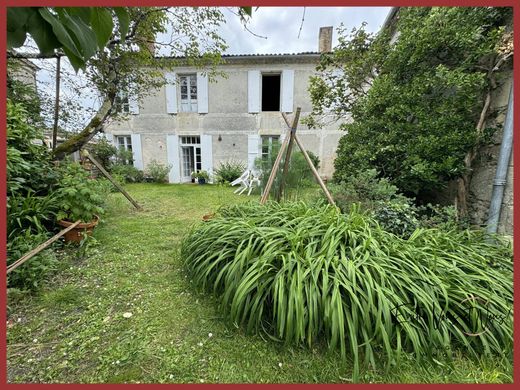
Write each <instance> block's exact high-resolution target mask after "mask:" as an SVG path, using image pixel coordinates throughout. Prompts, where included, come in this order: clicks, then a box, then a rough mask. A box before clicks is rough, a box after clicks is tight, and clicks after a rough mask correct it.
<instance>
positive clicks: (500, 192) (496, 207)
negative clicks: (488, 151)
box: [486, 86, 513, 233]
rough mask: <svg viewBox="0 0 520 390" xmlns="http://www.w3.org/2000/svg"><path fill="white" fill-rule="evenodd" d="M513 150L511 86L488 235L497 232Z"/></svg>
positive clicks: (489, 216)
mask: <svg viewBox="0 0 520 390" xmlns="http://www.w3.org/2000/svg"><path fill="white" fill-rule="evenodd" d="M512 148H513V86H511V89H510V90H509V102H508V104H507V113H506V119H505V121H504V133H503V134H502V143H501V144H500V152H499V154H498V162H497V171H496V174H495V180H494V182H493V192H492V194H491V202H490V204H489V212H488V220H487V228H486V231H487V232H488V233H496V232H497V230H498V222H499V220H500V212H501V209H502V202H503V200H504V190H505V186H506V183H507V170H508V168H509V160H510V159H511V150H512Z"/></svg>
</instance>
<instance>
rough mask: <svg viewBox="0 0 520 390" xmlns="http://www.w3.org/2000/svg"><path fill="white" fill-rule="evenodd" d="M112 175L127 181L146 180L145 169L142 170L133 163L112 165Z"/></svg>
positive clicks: (137, 181)
mask: <svg viewBox="0 0 520 390" xmlns="http://www.w3.org/2000/svg"><path fill="white" fill-rule="evenodd" d="M110 173H111V175H112V176H115V177H117V178H118V180H121V178H122V179H123V181H124V182H125V183H141V182H142V181H143V180H144V174H143V171H140V170H139V169H137V168H136V167H134V166H133V165H128V164H115V165H112V168H111V172H110Z"/></svg>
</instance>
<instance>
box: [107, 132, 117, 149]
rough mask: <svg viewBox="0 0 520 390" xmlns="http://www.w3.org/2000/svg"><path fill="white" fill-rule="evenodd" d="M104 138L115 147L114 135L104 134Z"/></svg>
mask: <svg viewBox="0 0 520 390" xmlns="http://www.w3.org/2000/svg"><path fill="white" fill-rule="evenodd" d="M105 138H106V139H107V141H108V143H109V144H112V145H114V146H116V144H115V142H114V134H110V133H105Z"/></svg>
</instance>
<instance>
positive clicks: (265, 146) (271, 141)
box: [262, 135, 280, 160]
mask: <svg viewBox="0 0 520 390" xmlns="http://www.w3.org/2000/svg"><path fill="white" fill-rule="evenodd" d="M279 142H280V136H278V135H263V136H262V160H268V159H269V158H271V157H272V154H273V147H274V148H275V151H277V146H278V143H279Z"/></svg>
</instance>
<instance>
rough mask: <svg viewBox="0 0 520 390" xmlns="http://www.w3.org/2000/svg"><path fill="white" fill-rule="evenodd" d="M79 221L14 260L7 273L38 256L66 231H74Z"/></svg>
mask: <svg viewBox="0 0 520 390" xmlns="http://www.w3.org/2000/svg"><path fill="white" fill-rule="evenodd" d="M80 222H81V221H79V220H78V221H76V222H74V223H73V224H72V225H70V226H69V227H68V228H66V229H63V230H62V231H61V232H59V233H58V234H56V235H55V236H54V237H52V238H49V239H48V240H47V241H45V242H44V243H43V244H40V245H38V246H37V247H36V248H34V249H33V250H32V251H30V252H27V253H26V254H25V255H23V256H22V257H20V258H19V259H18V260H16V261H15V262H14V263H13V264H11V265H10V266H9V267H7V273H9V272H11V271H13V270H15V269H16V268H18V267H19V266H21V265H22V264H23V263H25V262H26V261H27V260H29V259H30V258H31V257H33V256H34V255H36V254H38V253H39V252H41V251H42V250H43V249H45V248H47V247H48V246H49V245H50V244H52V243H53V242H54V241H56V240H57V239H58V238H60V237H61V236H63V235H64V234H65V233H67V232H68V231H70V230H72V229H74V228H75V227H76V226H78V225H79V223H80Z"/></svg>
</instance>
